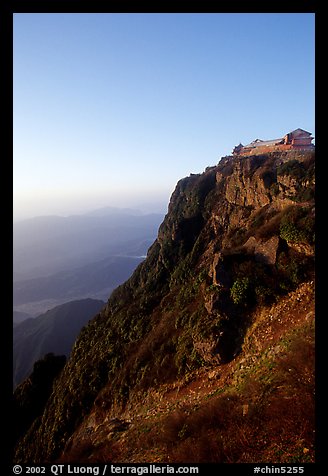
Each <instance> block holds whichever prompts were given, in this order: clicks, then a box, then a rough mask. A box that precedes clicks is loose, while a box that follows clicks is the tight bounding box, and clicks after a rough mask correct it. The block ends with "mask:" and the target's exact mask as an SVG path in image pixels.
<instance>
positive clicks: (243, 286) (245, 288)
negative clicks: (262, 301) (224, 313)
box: [230, 277, 250, 304]
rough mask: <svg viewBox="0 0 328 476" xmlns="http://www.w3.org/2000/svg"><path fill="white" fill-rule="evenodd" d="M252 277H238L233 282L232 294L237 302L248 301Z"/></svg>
mask: <svg viewBox="0 0 328 476" xmlns="http://www.w3.org/2000/svg"><path fill="white" fill-rule="evenodd" d="M249 288H250V279H249V278H248V277H244V278H237V279H236V281H235V282H234V283H233V285H232V287H231V290H230V296H231V298H232V300H233V302H234V303H235V304H242V303H246V302H247V300H248V296H249Z"/></svg>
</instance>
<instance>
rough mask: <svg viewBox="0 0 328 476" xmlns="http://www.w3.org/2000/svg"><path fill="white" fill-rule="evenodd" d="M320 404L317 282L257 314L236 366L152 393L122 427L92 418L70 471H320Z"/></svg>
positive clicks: (75, 445) (126, 414) (73, 449)
mask: <svg viewBox="0 0 328 476" xmlns="http://www.w3.org/2000/svg"><path fill="white" fill-rule="evenodd" d="M313 397H314V286H313V282H308V283H304V284H302V285H301V286H300V287H299V288H298V289H297V290H296V291H294V292H291V293H289V294H288V295H287V296H286V297H285V298H283V299H282V300H281V301H280V302H279V303H277V304H274V305H272V306H267V307H264V308H261V309H258V310H257V311H255V312H254V314H253V315H252V324H251V326H250V327H249V329H248V331H247V334H246V336H245V341H244V344H243V348H242V351H241V353H240V354H239V356H238V357H237V358H236V359H235V360H233V361H231V362H230V363H228V364H225V365H220V366H216V367H212V368H211V369H206V368H203V369H200V370H199V371H197V372H194V373H193V374H192V375H190V376H189V377H187V378H185V379H183V380H181V381H178V380H177V381H175V382H174V383H172V384H166V385H163V386H160V387H158V388H157V389H156V390H150V391H149V392H148V394H147V395H146V396H145V395H143V397H142V399H140V401H139V402H138V403H135V404H134V405H133V406H130V407H129V408H126V409H125V410H124V411H122V412H121V414H116V419H114V418H113V417H114V415H113V414H110V413H109V414H108V415H107V418H105V419H101V420H99V421H101V423H100V424H99V423H97V414H93V415H91V417H89V419H88V420H87V421H86V422H84V424H83V425H82V426H81V427H80V428H79V430H78V431H77V433H76V435H75V436H74V437H73V438H72V439H71V443H69V444H68V446H67V449H66V452H65V454H64V456H63V457H62V458H61V461H66V462H67V461H79V462H90V461H92V462H101V461H109V460H110V461H114V462H165V463H167V462H258V461H262V462H284V463H287V462H289V463H291V462H293V463H297V462H303V463H304V462H313V461H314V430H313V429H314V403H313V401H314V398H313ZM117 418H118V419H119V420H117ZM282 423H283V424H282Z"/></svg>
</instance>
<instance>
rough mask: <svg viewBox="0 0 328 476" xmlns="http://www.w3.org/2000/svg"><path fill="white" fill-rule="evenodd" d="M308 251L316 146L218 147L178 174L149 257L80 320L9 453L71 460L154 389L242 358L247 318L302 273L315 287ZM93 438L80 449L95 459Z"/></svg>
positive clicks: (36, 458)
mask: <svg viewBox="0 0 328 476" xmlns="http://www.w3.org/2000/svg"><path fill="white" fill-rule="evenodd" d="M313 260H314V152H313V151H310V152H304V153H301V152H298V153H295V152H282V153H270V154H266V155H257V156H249V157H234V158H233V157H225V158H223V159H222V160H221V161H220V163H219V164H218V165H217V166H215V167H210V168H207V169H206V171H205V172H204V173H202V174H199V175H191V176H190V177H188V178H185V179H182V180H180V181H179V182H178V184H177V186H176V189H175V191H174V193H173V195H172V197H171V201H170V205H169V209H168V214H167V215H166V217H165V219H164V221H163V223H162V225H161V226H160V229H159V232H158V238H157V240H156V241H155V242H154V244H153V245H152V247H151V248H150V249H149V251H148V255H147V259H146V260H145V261H144V262H143V263H142V264H141V265H140V266H139V267H138V268H137V270H136V271H135V273H134V274H133V275H132V277H131V278H130V279H129V280H128V281H127V282H126V283H125V284H123V285H122V286H120V287H119V288H117V290H116V291H114V293H113V294H112V296H111V298H110V299H109V301H108V303H107V305H106V307H105V309H104V310H103V311H102V312H100V313H99V314H98V315H97V316H95V318H94V319H93V320H92V321H91V322H90V323H89V324H88V325H87V326H86V327H85V328H84V329H83V330H82V332H81V334H80V336H79V338H78V340H77V341H76V343H75V346H74V349H73V352H72V355H71V358H70V359H69V361H68V362H67V364H66V365H65V367H64V370H63V371H62V373H61V375H60V377H59V378H58V379H57V380H56V382H55V384H54V388H53V393H52V395H51V397H50V398H49V401H48V404H47V406H46V409H45V412H44V414H43V416H42V418H39V419H38V420H36V421H35V422H34V423H33V425H32V426H31V428H30V429H29V431H28V432H27V433H26V435H25V437H23V438H22V439H21V440H20V441H19V442H18V444H17V447H16V455H15V461H16V462H23V461H24V462H29V463H31V462H34V463H37V462H44V461H49V460H50V461H51V460H54V459H55V458H58V457H59V456H60V455H61V454H62V452H63V450H64V448H65V452H64V455H65V456H63V457H64V458H65V457H66V458H68V460H69V458H70V456H69V455H70V452H72V448H75V451H76V444H77V443H76V442H77V441H79V439H81V438H82V437H81V435H82V434H84V435H85V433H83V431H85V430H86V428H89V427H90V428H92V431H96V430H95V429H96V428H98V427H99V425H102V427H103V428H104V425H105V422H107V427H108V428H107V427H106V425H105V427H106V428H107V429H108V432H107V433H106V438H105V437H104V436H103V437H100V435H101V432H100V433H97V435H98V439H97V445H98V446H99V445H104V444H105V440H106V442H107V443H106V444H110V443H108V441H111V438H112V437H111V436H110V435H113V433H115V432H116V430H117V428H123V430H120V429H118V430H117V432H120V431H123V432H124V431H126V430H127V428H128V426H129V425H130V424H131V419H127V418H126V417H127V415H130V417H131V415H133V416H134V418H135V422H136V421H137V420H138V418H139V417H138V418H137V415H139V416H140V414H139V413H138V412H139V411H141V408H142V405H143V404H144V402H145V401H146V400H147V399H148V400H147V401H149V395H153V392H155V391H157V390H156V389H160V388H163V386H166V387H165V388H166V389H168V388H174V386H175V385H177V382H180V383H181V381H183V382H187V381H190V380H192V379H193V378H196V377H195V376H199V372H201V371H202V370H204V369H205V370H206V371H207V370H208V371H209V372H212V373H213V372H214V374H215V375H217V374H220V373H221V372H223V373H224V369H227V368H228V367H227V366H230V368H231V369H232V368H234V367H231V365H235V363H236V362H237V361H238V359H240V356H243V358H244V359H245V360H247V359H249V358H250V357H249V354H247V355H246V354H245V355H244V352H245V350H244V348H245V342H249V340H250V339H251V335H250V332H251V331H250V329H252V326H254V319H255V317H254V316H257V315H259V312H260V311H259V310H264V311H263V312H264V314H265V313H266V311H265V310H268V309H269V308H270V306H271V307H272V306H274V305H276V304H275V303H278V302H280V300H281V299H285V298H286V296H289V294H290V293H292V292H294V291H295V290H296V289H297V288H298V286H300V285H302V283H304V282H311V283H312V284H311V286H310V288H311V289H312V288H313V272H314V271H313ZM261 316H262V317H261V319H262V320H263V315H262V314H261ZM267 325H268V326H269V325H270V324H269V320H268V324H267ZM287 327H288V325H287ZM261 335H263V334H261ZM280 337H281V336H280ZM280 337H279V338H280ZM273 339H275V337H273ZM276 345H279V344H278V343H277V342H276ZM264 347H265V346H264ZM274 355H276V354H274ZM257 358H258V357H256V358H255V357H254V359H255V360H256V359H257ZM255 360H254V362H255ZM214 374H213V375H214ZM222 382H224V380H222ZM179 385H180V384H179ZM215 385H216V386H219V384H218V382H217V381H216V383H215ZM222 385H223V384H222ZM158 391H159V390H158ZM214 391H215V390H213V392H214ZM162 397H163V394H162ZM243 411H244V412H246V413H247V411H248V410H246V407H245V409H244V410H243ZM246 413H245V414H246ZM123 416H124V421H123ZM120 421H123V423H122V425H123V427H121V425H120V424H118V423H117V422H120ZM113 422H114V423H115V422H116V423H117V425H116V423H115V424H114V423H113ZM134 424H135V423H134ZM108 425H109V426H108ZM109 427H110V428H112V430H111V431H109V429H110V428H109ZM113 428H114V430H113ZM115 428H116V430H115ZM182 428H183V426H181V428H180V430H181V431H182ZM83 429H84V430H83ZM208 431H210V432H211V431H214V429H213V428H212V427H211V429H210V430H208ZM81 432H82V433H81ZM74 435H75V436H74ZM181 435H182V433H181ZM181 435H180V436H181ZM186 435H187V436H185V438H187V437H188V438H192V437H193V436H190V435H189V433H188V432H187V433H186ZM188 435H189V436H188ZM116 437H117V435H116V436H115V438H116ZM115 438H114V440H115ZM82 439H83V438H82ZM116 439H117V438H116ZM91 446H92V449H91V450H90V448H89V449H88V451H87V450H85V451H84V450H82V449H81V448H82V447H80V450H79V451H80V452H79V458H81V457H82V459H83V457H86V454H88V458H89V459H88V461H95V458H96V456H94V455H95V454H96V452H95V448H94V447H93V445H91ZM105 446H106V445H105ZM111 448H112V450H113V447H112V446H111ZM113 451H114V450H113ZM114 453H115V452H114ZM114 453H112V454H111V456H110V458H111V460H113V458H114V460H115V455H114ZM104 454H105V453H103V454H102V455H100V456H99V454H98V456H97V457H99V458H101V457H105V456H104ZM92 455H93V456H92ZM113 455H114V456H113ZM75 457H76V454H75ZM107 457H108V456H107ZM71 458H72V459H74V455H73V453H71ZM118 458H119V456H118ZM139 458H140V455H139ZM176 458H177V460H178V459H179V458H178V456H176ZM199 458H200V460H201V457H199ZM217 458H218V459H217V460H220V461H222V460H224V457H223V456H222V455H221V456H220V457H219V456H218V457H217ZM220 458H221V459H220ZM180 459H181V458H180ZM182 459H183V458H182ZM118 460H119V459H118ZM246 460H248V461H250V460H252V458H251V457H249V458H248V459H247V458H246ZM253 460H254V457H253ZM255 460H256V457H255ZM152 461H156V459H153V460H152Z"/></svg>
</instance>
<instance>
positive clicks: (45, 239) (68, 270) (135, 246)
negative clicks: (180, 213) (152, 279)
mask: <svg viewBox="0 0 328 476" xmlns="http://www.w3.org/2000/svg"><path fill="white" fill-rule="evenodd" d="M162 219H163V214H160V213H157V214H143V213H142V212H140V211H138V210H132V209H118V208H110V207H108V208H103V209H97V210H95V211H93V212H89V213H86V214H84V215H72V216H68V217H60V216H42V217H36V218H31V219H28V220H24V221H20V222H17V223H15V224H14V247H13V251H14V260H13V273H14V288H13V310H14V313H16V320H22V318H24V315H22V314H17V312H18V313H27V316H26V317H29V316H36V315H38V314H41V313H43V312H45V311H47V310H48V309H51V308H52V307H55V306H56V305H59V304H63V303H64V302H67V301H72V300H76V299H84V298H87V297H89V298H94V299H102V300H105V301H106V300H107V299H108V297H109V295H110V293H111V291H112V290H113V289H114V288H115V287H117V286H118V285H119V284H121V283H122V282H124V281H125V280H126V279H127V278H128V277H129V276H130V275H131V273H132V272H133V270H134V269H135V268H136V267H137V265H138V264H139V263H140V262H141V261H142V260H143V259H144V258H145V256H146V254H147V250H148V248H149V246H150V245H151V244H152V242H153V241H154V239H155V237H156V235H157V231H158V227H159V224H160V223H161V221H162ZM14 320H15V319H14Z"/></svg>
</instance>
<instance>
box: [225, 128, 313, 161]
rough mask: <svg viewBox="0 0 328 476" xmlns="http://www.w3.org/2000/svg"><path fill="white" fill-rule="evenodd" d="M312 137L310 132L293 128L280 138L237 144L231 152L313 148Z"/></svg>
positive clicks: (256, 152) (244, 153)
mask: <svg viewBox="0 0 328 476" xmlns="http://www.w3.org/2000/svg"><path fill="white" fill-rule="evenodd" d="M313 139H314V137H312V136H311V132H307V131H304V130H303V129H295V130H294V131H292V132H288V134H286V135H284V137H282V138H280V139H272V140H261V139H255V140H254V141H253V142H251V143H250V144H247V145H243V144H239V145H237V146H236V147H235V148H234V149H233V151H232V154H233V155H250V154H251V155H254V154H255V155H256V154H263V153H266V152H274V151H279V150H291V149H302V150H303V149H313V148H314V145H313V144H312V140H313Z"/></svg>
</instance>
